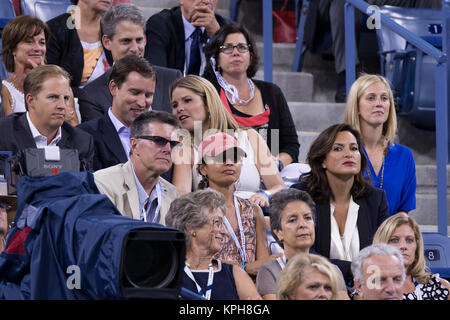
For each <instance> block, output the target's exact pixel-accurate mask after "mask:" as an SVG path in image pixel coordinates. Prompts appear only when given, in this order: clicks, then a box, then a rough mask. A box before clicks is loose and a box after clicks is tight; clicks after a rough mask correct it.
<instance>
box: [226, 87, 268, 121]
mask: <svg viewBox="0 0 450 320" xmlns="http://www.w3.org/2000/svg"><path fill="white" fill-rule="evenodd" d="M220 100H222V103H223V105H224V106H225V108H226V109H227V110H228V112H229V113H230V114H231V115H232V116H233V118H234V120H236V122H237V123H238V124H239V125H240V126H241V127H259V126H261V125H263V124H266V123H268V122H269V116H270V108H269V107H267V106H266V107H267V108H266V110H265V111H264V112H263V113H260V114H258V115H256V116H251V117H239V116H235V115H234V114H233V112H231V108H230V105H229V104H228V98H227V96H226V94H225V91H224V90H223V89H220Z"/></svg>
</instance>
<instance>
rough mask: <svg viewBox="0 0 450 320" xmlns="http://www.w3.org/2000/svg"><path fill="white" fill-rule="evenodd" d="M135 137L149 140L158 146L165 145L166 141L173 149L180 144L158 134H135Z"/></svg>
mask: <svg viewBox="0 0 450 320" xmlns="http://www.w3.org/2000/svg"><path fill="white" fill-rule="evenodd" d="M135 138H136V139H145V140H150V141H152V142H153V143H154V144H156V145H157V146H158V147H160V148H163V147H165V146H166V145H167V143H169V144H170V149H173V148H175V147H177V146H179V145H181V142H180V141H176V140H167V139H166V138H163V137H160V136H137V137H135Z"/></svg>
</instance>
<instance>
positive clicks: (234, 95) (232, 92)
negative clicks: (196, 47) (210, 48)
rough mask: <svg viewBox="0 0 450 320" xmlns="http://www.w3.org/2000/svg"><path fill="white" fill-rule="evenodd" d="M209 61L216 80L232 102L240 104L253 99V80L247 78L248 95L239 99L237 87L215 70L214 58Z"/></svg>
mask: <svg viewBox="0 0 450 320" xmlns="http://www.w3.org/2000/svg"><path fill="white" fill-rule="evenodd" d="M210 62H211V65H212V69H213V70H214V74H215V75H216V79H217V82H218V83H219V85H220V86H221V87H222V88H223V90H225V94H226V95H227V98H228V100H230V102H231V103H232V104H237V103H239V104H240V105H242V104H244V105H245V104H247V103H249V102H250V101H252V100H253V98H254V97H255V86H254V85H253V82H252V80H251V79H250V78H247V83H248V85H249V86H250V97H249V98H248V99H247V100H244V99H241V98H239V92H238V90H237V88H236V87H235V86H234V85H232V84H229V83H228V81H227V80H225V78H224V77H222V75H221V74H220V72H219V71H217V70H216V60H215V59H214V58H213V57H211V59H210Z"/></svg>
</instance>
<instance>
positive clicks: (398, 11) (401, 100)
mask: <svg viewBox="0 0 450 320" xmlns="http://www.w3.org/2000/svg"><path fill="white" fill-rule="evenodd" d="M380 11H381V13H382V14H384V15H386V16H388V17H389V18H391V19H392V20H394V21H395V22H396V23H398V24H399V25H401V26H403V27H405V28H407V29H408V30H409V31H411V32H413V33H414V34H416V35H417V36H420V37H421V38H423V39H425V40H426V41H428V42H429V43H431V44H432V45H434V46H435V47H438V48H441V47H442V39H441V36H440V34H441V33H442V21H441V20H440V18H439V17H440V10H435V9H412V8H400V7H392V6H383V7H380ZM377 38H378V46H379V48H380V66H381V74H382V75H384V76H385V77H386V78H387V79H388V80H389V81H390V82H391V84H392V89H393V93H394V100H395V103H396V107H397V111H398V114H399V115H400V116H403V117H405V118H406V119H408V121H409V122H410V123H411V124H412V125H414V126H415V127H417V128H421V129H425V130H435V119H434V114H435V112H434V111H435V96H434V92H435V90H434V85H435V81H434V72H435V68H434V66H435V65H436V62H435V60H434V59H433V58H432V57H430V56H428V55H426V54H424V53H423V52H422V51H420V50H417V49H416V48H415V47H414V46H412V45H411V44H409V43H407V42H406V40H405V39H404V38H402V37H400V36H399V35H398V34H396V33H394V32H393V31H391V30H389V29H388V28H383V27H382V28H380V29H377Z"/></svg>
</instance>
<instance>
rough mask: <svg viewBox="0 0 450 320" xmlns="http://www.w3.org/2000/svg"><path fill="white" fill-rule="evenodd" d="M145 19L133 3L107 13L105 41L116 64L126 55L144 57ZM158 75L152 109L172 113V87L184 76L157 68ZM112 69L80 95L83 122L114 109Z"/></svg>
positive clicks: (104, 16)
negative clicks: (170, 87) (172, 84)
mask: <svg viewBox="0 0 450 320" xmlns="http://www.w3.org/2000/svg"><path fill="white" fill-rule="evenodd" d="M144 27H145V20H144V17H143V15H142V12H141V11H140V10H139V9H138V8H137V7H136V6H134V5H131V4H117V5H115V6H112V7H111V8H109V9H108V11H106V12H105V14H104V15H103V17H102V20H101V29H102V33H103V36H102V42H103V45H104V47H105V48H106V49H107V50H108V51H110V52H111V55H112V57H113V59H114V61H117V60H120V59H121V58H123V57H124V56H126V55H129V54H135V55H138V56H140V57H142V56H144V49H145V43H146V38H145V35H144ZM153 68H154V70H155V72H156V88H155V95H154V97H153V103H152V108H153V109H154V110H160V111H167V112H172V108H171V104H170V99H169V86H170V84H171V83H172V82H173V81H175V80H176V79H178V78H180V77H181V73H180V72H179V71H178V70H175V69H169V68H163V67H157V66H153ZM110 75H111V69H109V70H108V71H107V72H106V73H104V74H103V75H102V76H100V77H99V78H97V79H95V80H94V81H92V82H91V83H90V84H88V85H87V86H85V87H84V88H83V89H82V90H80V92H79V93H78V103H79V106H80V114H81V120H82V121H88V120H91V119H95V118H97V117H100V116H102V115H103V114H105V113H106V112H107V111H108V109H109V107H111V103H112V96H111V93H110V92H109V88H108V85H109V77H110Z"/></svg>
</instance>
